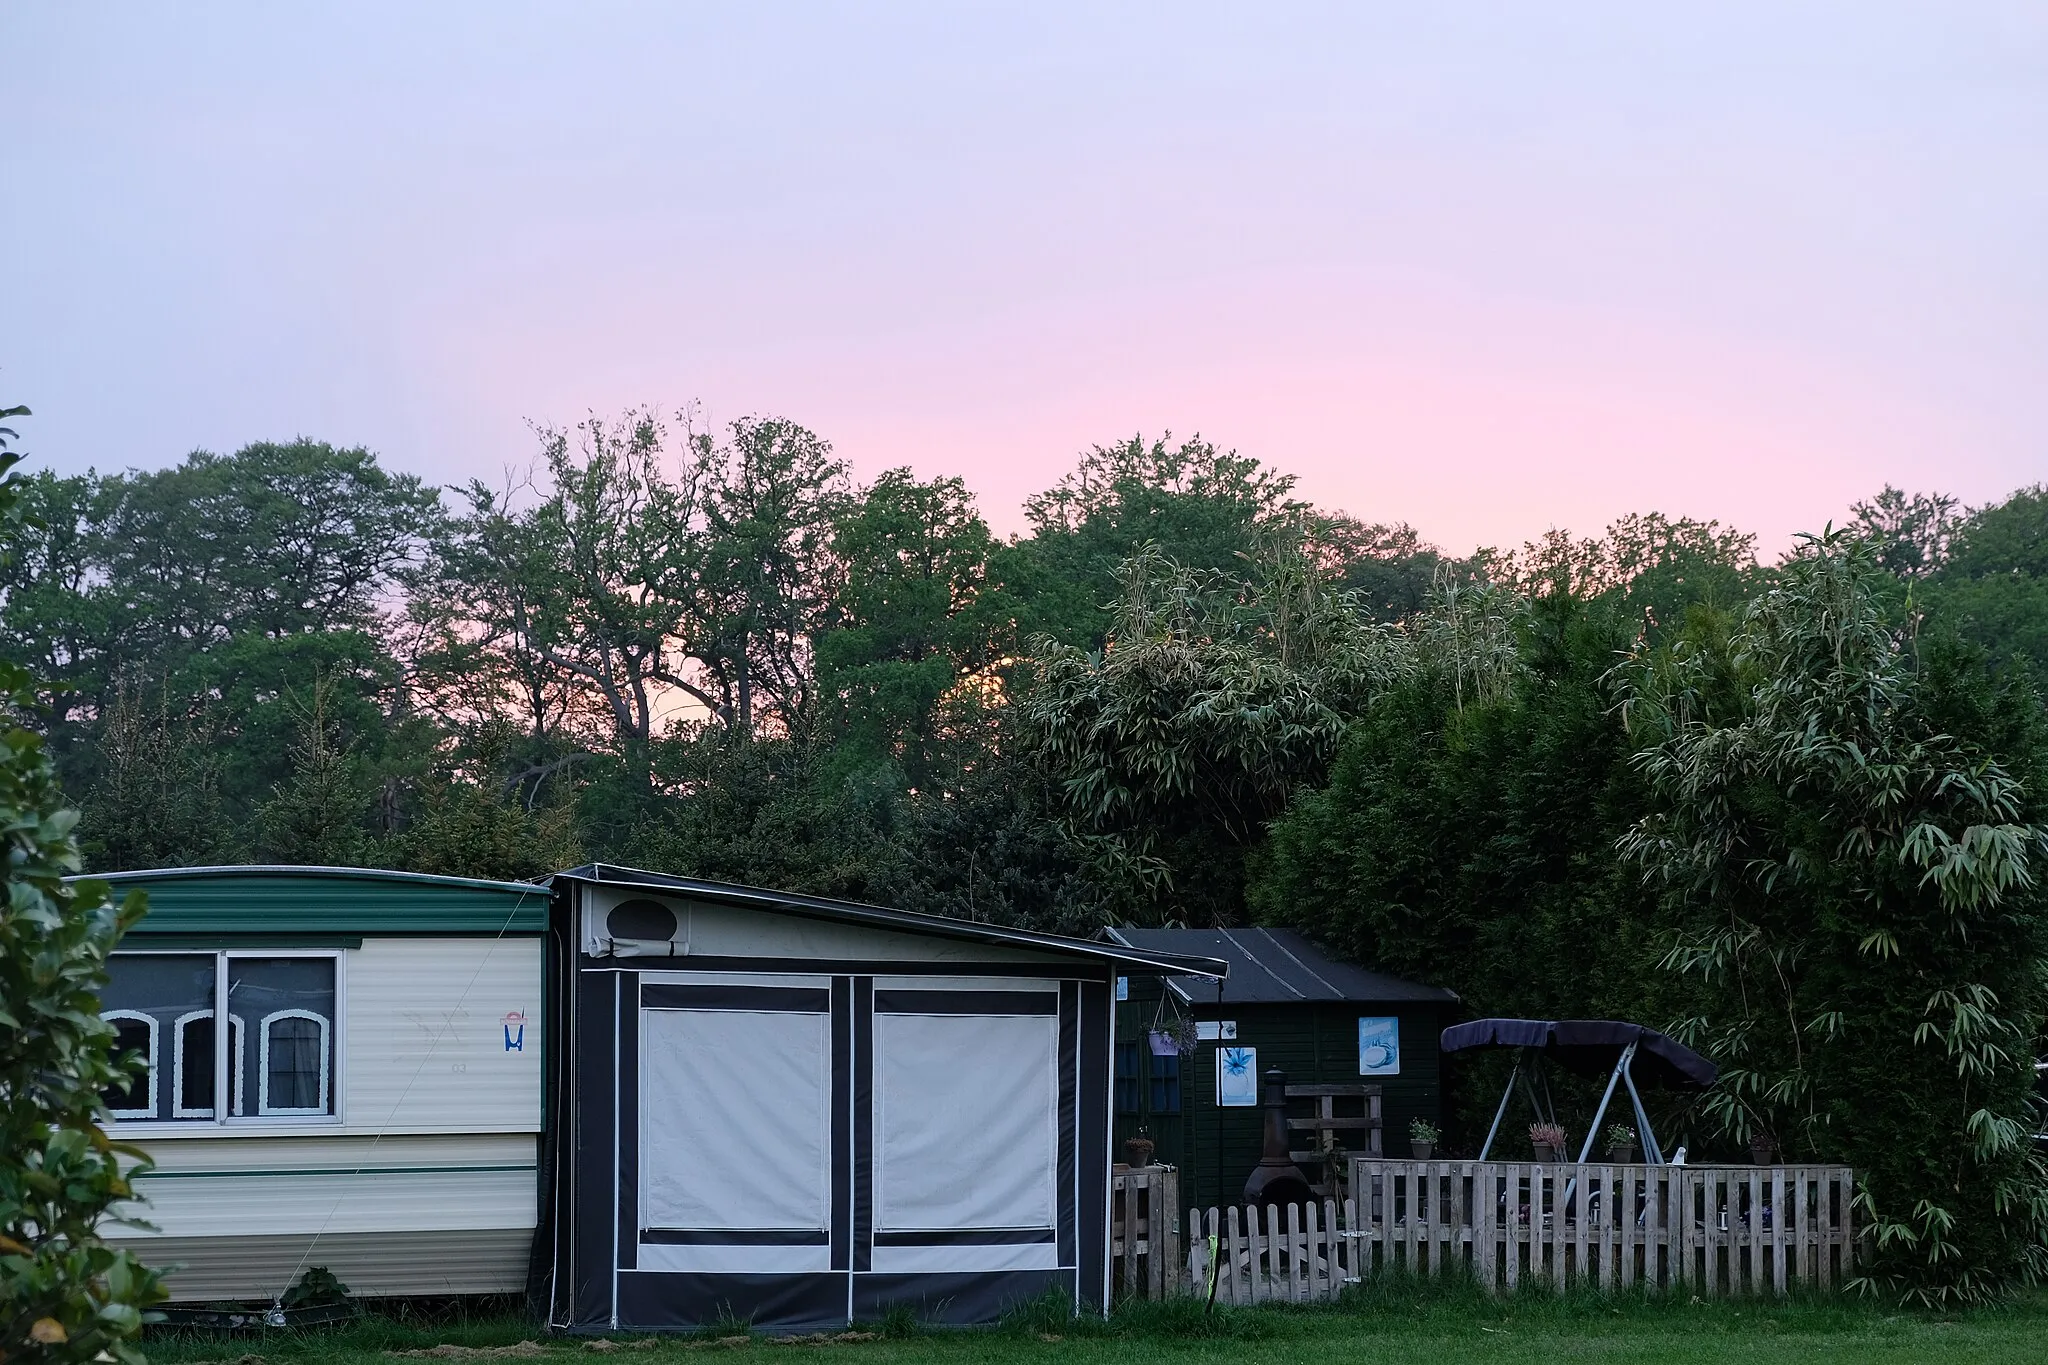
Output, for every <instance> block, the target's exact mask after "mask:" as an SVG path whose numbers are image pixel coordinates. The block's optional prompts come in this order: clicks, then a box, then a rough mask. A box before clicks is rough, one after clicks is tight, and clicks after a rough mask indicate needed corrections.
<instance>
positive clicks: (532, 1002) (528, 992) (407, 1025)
mask: <svg viewBox="0 0 2048 1365" xmlns="http://www.w3.org/2000/svg"><path fill="white" fill-rule="evenodd" d="M347 958H348V962H347V971H348V1009H347V1017H346V1020H345V1021H344V1025H343V1028H344V1039H345V1046H346V1049H347V1051H346V1055H345V1057H344V1059H343V1061H342V1078H343V1079H342V1085H343V1090H342V1104H343V1106H344V1112H343V1129H344V1131H346V1132H350V1133H432V1132H443V1133H537V1132H539V1131H540V1127H541V1094H540V1091H541V1045H542V1039H541V1000H540V991H541V940H540V939H538V938H533V937H522V938H499V939H487V938H371V939H364V940H363V946H362V947H361V948H358V949H355V950H353V951H351V952H349V953H348V954H347ZM508 1020H509V1021H510V1022H509V1023H508ZM522 1027H523V1029H524V1032H523V1034H522V1032H521V1029H522ZM508 1028H509V1030H510V1036H511V1039H512V1042H513V1043H514V1044H515V1046H513V1047H508V1046H507V1043H506V1039H507V1031H508Z"/></svg>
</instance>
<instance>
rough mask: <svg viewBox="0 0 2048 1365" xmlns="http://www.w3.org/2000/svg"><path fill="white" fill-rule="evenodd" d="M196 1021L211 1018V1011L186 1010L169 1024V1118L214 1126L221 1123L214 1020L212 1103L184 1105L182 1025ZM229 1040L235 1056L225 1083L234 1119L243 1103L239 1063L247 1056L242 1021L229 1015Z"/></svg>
mask: <svg viewBox="0 0 2048 1365" xmlns="http://www.w3.org/2000/svg"><path fill="white" fill-rule="evenodd" d="M195 1019H214V1011H213V1010H210V1009H208V1010H187V1011H186V1012H185V1013H183V1014H181V1015H179V1016H178V1017H177V1018H176V1019H173V1020H172V1021H171V1117H172V1118H174V1119H213V1120H214V1121H215V1122H216V1123H217V1122H219V1121H220V1120H219V1118H218V1117H217V1116H218V1115H219V1113H220V1103H221V1093H220V1092H221V1086H222V1080H221V1055H220V1054H221V1045H220V1029H219V1023H220V1021H219V1020H218V1019H214V1025H215V1027H214V1042H213V1103H212V1104H209V1105H207V1106H205V1107H204V1108H199V1107H190V1108H188V1107H187V1106H186V1104H185V1025H187V1024H189V1023H191V1022H192V1021H193V1020H195ZM228 1037H229V1039H230V1041H231V1043H232V1046H231V1047H230V1049H229V1050H230V1051H231V1052H233V1053H234V1065H233V1066H232V1067H231V1068H229V1070H228V1080H227V1082H226V1084H227V1086H228V1089H229V1093H230V1095H231V1097H232V1098H231V1099H230V1100H229V1104H228V1112H229V1113H230V1114H232V1115H233V1116H234V1117H236V1118H240V1117H241V1116H242V1105H243V1103H244V1095H243V1086H242V1060H243V1058H244V1056H246V1054H245V1053H244V1052H243V1050H242V1021H241V1020H239V1019H237V1018H235V1017H234V1016H233V1015H232V1014H231V1015H229V1016H228Z"/></svg>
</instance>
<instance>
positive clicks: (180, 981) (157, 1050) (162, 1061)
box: [100, 953, 218, 1122]
mask: <svg viewBox="0 0 2048 1365" xmlns="http://www.w3.org/2000/svg"><path fill="white" fill-rule="evenodd" d="M217 962H218V957H217V955H216V954H213V953H115V954H114V955H113V956H112V957H111V958H109V959H108V961H107V984H106V986H105V988H104V989H102V991H101V992H100V1005H101V1010H102V1014H103V1016H104V1017H105V1018H106V1019H108V1020H109V1021H111V1022H112V1023H113V1025H114V1029H115V1033H116V1036H117V1038H118V1039H119V1043H118V1046H119V1048H120V1050H122V1051H127V1050H130V1049H132V1050H134V1051H136V1052H139V1053H141V1054H142V1055H143V1056H144V1057H145V1058H147V1059H148V1063H149V1073H148V1076H147V1077H146V1078H140V1077H139V1078H136V1079H135V1080H133V1081H131V1082H129V1083H128V1084H126V1085H124V1086H121V1087H119V1088H118V1089H117V1090H116V1091H113V1092H110V1093H109V1094H108V1097H107V1106H108V1109H109V1111H110V1112H111V1113H112V1115H113V1117H114V1119H115V1120H116V1121H117V1122H163V1121H166V1120H170V1119H179V1118H193V1117H206V1118H210V1117H211V1116H212V1112H213V1098H212V1096H213V1091H212V1084H213V1081H212V1075H211V1072H210V1071H209V1072H208V1073H207V1076H206V1078H205V1083H206V1090H205V1097H204V1098H202V1099H201V1100H200V1101H199V1107H200V1108H201V1109H203V1110H204V1111H205V1112H204V1113H203V1114H200V1115H186V1114H180V1113H179V1112H178V1107H179V1106H178V1104H177V1101H178V1098H179V1096H178V1081H177V1075H176V1071H177V1060H178V1041H179V1040H178V1033H179V1028H178V1021H179V1020H181V1019H191V1018H193V1017H195V1016H205V1017H208V1018H210V1017H211V1015H212V1012H213V996H214V985H215V980H216V976H215V970H216V965H217ZM202 1031H203V1032H205V1034H206V1037H207V1039H208V1042H207V1048H206V1052H207V1058H210V1057H211V1055H212V1053H211V1048H212V1043H211V1037H212V1034H211V1026H210V1025H208V1026H207V1028H206V1029H204V1030H202ZM208 1065H210V1063H209V1062H208V1061H206V1060H204V1059H202V1061H201V1066H202V1068H204V1067H206V1066H208Z"/></svg>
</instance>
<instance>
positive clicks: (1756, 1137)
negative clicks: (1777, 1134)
mask: <svg viewBox="0 0 2048 1365" xmlns="http://www.w3.org/2000/svg"><path fill="white" fill-rule="evenodd" d="M1777 1157H1778V1140H1777V1139H1776V1138H1774V1137H1772V1136H1771V1135H1770V1134H1769V1133H1766V1132H1765V1131H1764V1130H1763V1129H1761V1128H1759V1129H1757V1130H1756V1131H1755V1132H1753V1133H1751V1134H1750V1135H1749V1159H1750V1160H1751V1161H1754V1162H1755V1163H1756V1164H1757V1165H1759V1166H1768V1165H1770V1164H1771V1163H1772V1162H1773V1161H1775V1160H1777Z"/></svg>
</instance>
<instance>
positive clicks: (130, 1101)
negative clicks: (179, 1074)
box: [100, 1010, 158, 1119]
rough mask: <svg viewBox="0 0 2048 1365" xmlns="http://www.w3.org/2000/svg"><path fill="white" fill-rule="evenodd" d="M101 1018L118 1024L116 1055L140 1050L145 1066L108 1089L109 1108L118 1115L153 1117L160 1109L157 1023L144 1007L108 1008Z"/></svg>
mask: <svg viewBox="0 0 2048 1365" xmlns="http://www.w3.org/2000/svg"><path fill="white" fill-rule="evenodd" d="M100 1018H102V1019H104V1020H106V1021H107V1022H108V1023H110V1024H112V1025H113V1026H114V1055H115V1056H117V1057H125V1056H127V1055H128V1054H130V1053H140V1054H142V1058H143V1061H144V1064H145V1065H144V1069H143V1070H142V1071H141V1072H140V1073H139V1074H135V1075H131V1076H129V1077H128V1079H127V1080H125V1081H123V1082H122V1083H121V1084H120V1085H117V1086H110V1087H109V1088H108V1089H107V1090H106V1092H105V1097H106V1103H107V1112H108V1113H110V1114H112V1115H113V1116H114V1117H115V1118H117V1119H153V1118H155V1117H156V1110H157V1073H158V1067H157V1023H156V1020H155V1019H154V1018H152V1017H151V1016H150V1015H147V1014H144V1013H142V1012H141V1011H140V1010H108V1011H107V1012H106V1013H105V1014H103V1015H101V1016H100Z"/></svg>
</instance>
